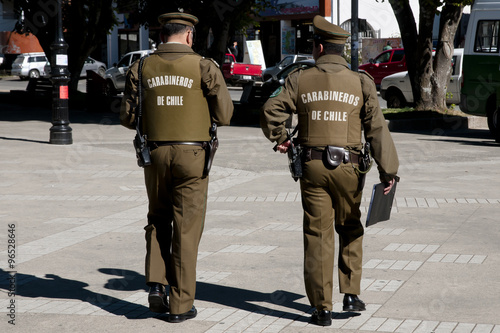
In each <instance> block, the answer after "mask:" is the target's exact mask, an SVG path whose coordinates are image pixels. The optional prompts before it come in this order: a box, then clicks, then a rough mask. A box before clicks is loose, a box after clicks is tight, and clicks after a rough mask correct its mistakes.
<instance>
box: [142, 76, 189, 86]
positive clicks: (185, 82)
mask: <svg viewBox="0 0 500 333" xmlns="http://www.w3.org/2000/svg"><path fill="white" fill-rule="evenodd" d="M146 81H147V83H148V86H149V88H154V87H158V86H179V87H185V88H191V87H192V86H193V79H190V78H188V77H184V76H177V75H162V76H155V77H152V78H149V79H147V80H146Z"/></svg>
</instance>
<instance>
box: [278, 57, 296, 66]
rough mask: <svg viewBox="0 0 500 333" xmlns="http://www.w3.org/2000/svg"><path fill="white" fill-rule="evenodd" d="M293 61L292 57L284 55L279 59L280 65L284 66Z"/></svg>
mask: <svg viewBox="0 0 500 333" xmlns="http://www.w3.org/2000/svg"><path fill="white" fill-rule="evenodd" d="M292 61H293V58H292V57H290V56H288V57H285V58H283V60H281V63H280V66H281V67H286V66H288V65H290V64H291V63H292Z"/></svg>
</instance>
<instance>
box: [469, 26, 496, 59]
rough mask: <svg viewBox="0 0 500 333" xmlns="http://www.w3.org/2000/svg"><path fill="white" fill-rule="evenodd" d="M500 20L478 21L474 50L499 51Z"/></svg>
mask: <svg viewBox="0 0 500 333" xmlns="http://www.w3.org/2000/svg"><path fill="white" fill-rule="evenodd" d="M499 30H500V21H498V20H495V21H493V20H491V21H490V20H488V21H482V20H481V21H479V22H477V31H476V39H475V41H474V52H484V53H498V34H499Z"/></svg>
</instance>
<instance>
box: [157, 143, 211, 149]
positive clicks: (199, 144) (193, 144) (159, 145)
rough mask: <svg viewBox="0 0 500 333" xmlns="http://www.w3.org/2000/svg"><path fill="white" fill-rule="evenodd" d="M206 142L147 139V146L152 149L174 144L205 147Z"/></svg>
mask: <svg viewBox="0 0 500 333" xmlns="http://www.w3.org/2000/svg"><path fill="white" fill-rule="evenodd" d="M206 144H207V143H206V142H192V141H148V146H149V148H150V149H151V150H154V149H156V148H158V147H161V146H174V145H189V146H199V147H205V145H206Z"/></svg>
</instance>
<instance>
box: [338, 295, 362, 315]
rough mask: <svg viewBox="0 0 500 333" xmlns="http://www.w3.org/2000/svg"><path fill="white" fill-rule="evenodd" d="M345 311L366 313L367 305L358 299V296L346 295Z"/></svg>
mask: <svg viewBox="0 0 500 333" xmlns="http://www.w3.org/2000/svg"><path fill="white" fill-rule="evenodd" d="M343 310H344V311H365V310H366V307H365V303H363V301H362V300H360V299H359V298H358V296H357V295H353V294H345V295H344V308H343Z"/></svg>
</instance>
